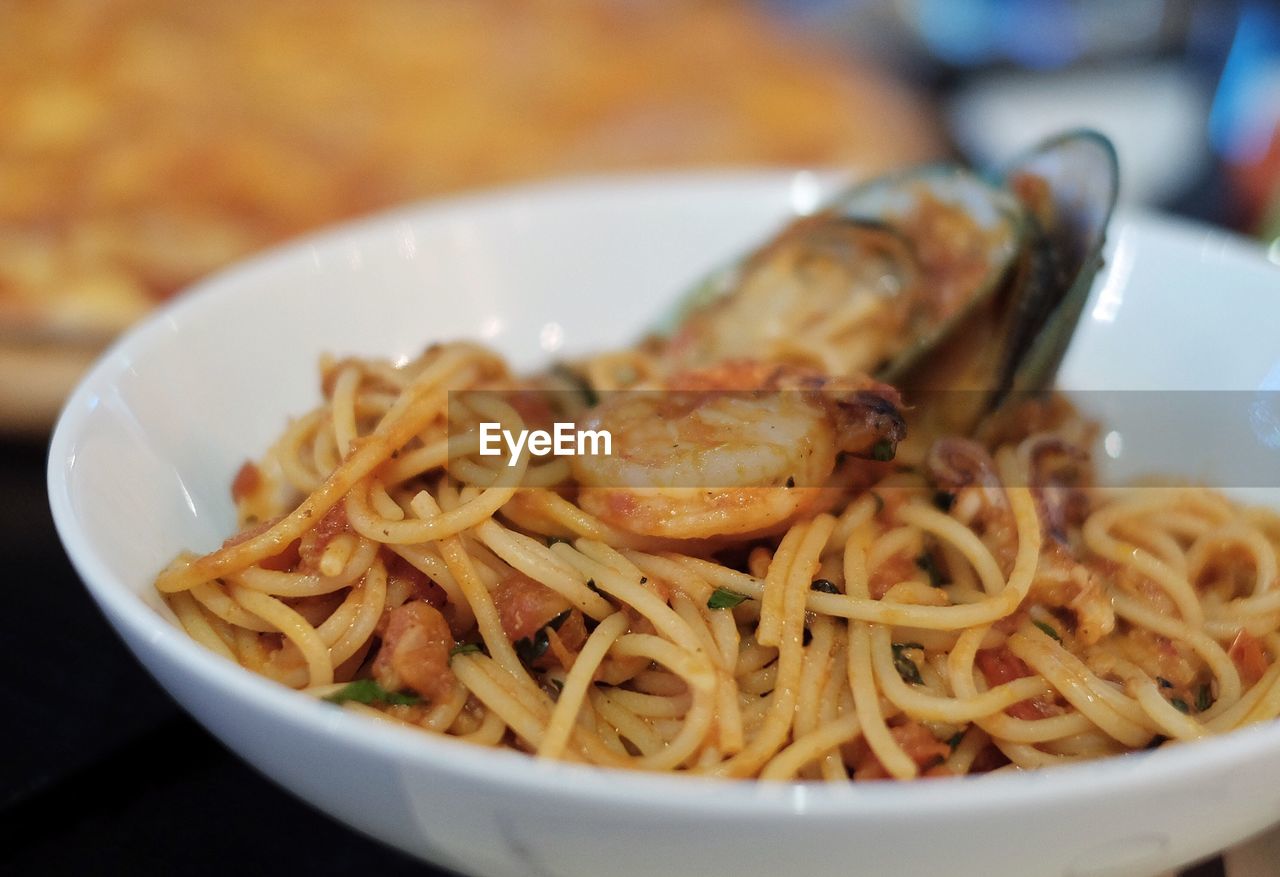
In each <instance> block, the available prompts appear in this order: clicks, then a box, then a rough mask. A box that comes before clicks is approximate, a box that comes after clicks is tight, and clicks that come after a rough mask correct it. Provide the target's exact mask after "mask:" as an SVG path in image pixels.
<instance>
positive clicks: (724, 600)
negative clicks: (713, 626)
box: [707, 588, 747, 609]
mask: <svg viewBox="0 0 1280 877" xmlns="http://www.w3.org/2000/svg"><path fill="white" fill-rule="evenodd" d="M745 599H747V595H746V594H739V593H738V592H737V591H730V590H729V589H728V588H716V589H715V590H714V591H712V592H711V596H710V597H708V598H707V608H708V609H732V608H733V607H734V606H737V605H738V604H740V603H741V602H742V601H743V600H745Z"/></svg>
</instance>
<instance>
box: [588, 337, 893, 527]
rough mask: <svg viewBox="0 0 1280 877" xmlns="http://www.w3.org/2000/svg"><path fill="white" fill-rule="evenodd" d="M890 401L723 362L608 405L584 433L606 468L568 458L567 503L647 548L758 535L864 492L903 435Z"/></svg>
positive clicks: (853, 385)
mask: <svg viewBox="0 0 1280 877" xmlns="http://www.w3.org/2000/svg"><path fill="white" fill-rule="evenodd" d="M898 406H899V399H898V395H897V393H896V391H894V390H893V389H892V388H891V387H888V386H886V385H884V384H879V383H877V382H875V381H872V380H870V379H869V378H864V377H859V378H838V379H833V378H827V377H826V376H824V375H822V374H820V373H818V372H815V371H812V370H809V369H805V368H801V367H798V366H789V365H777V364H771V363H762V362H755V361H751V360H732V361H729V362H725V363H722V364H721V365H718V366H715V367H713V368H708V369H700V370H696V371H691V372H685V373H683V374H679V375H674V376H672V377H671V378H669V379H667V380H666V381H665V383H664V386H662V387H660V388H655V389H653V390H650V391H635V392H628V393H620V394H616V395H614V396H613V397H612V398H610V399H608V400H606V401H605V402H604V403H603V404H601V405H600V406H599V407H598V408H597V409H596V411H595V414H594V416H593V418H592V420H591V422H590V424H589V426H590V428H591V429H605V430H608V431H609V432H610V433H611V434H612V435H613V436H614V447H613V453H612V454H611V455H609V456H603V455H601V456H579V457H575V458H574V459H573V473H574V476H575V479H576V480H577V482H578V483H579V484H580V485H581V488H580V492H579V496H578V499H579V502H580V504H581V505H582V507H583V508H585V509H587V510H588V511H590V512H591V513H592V514H594V515H597V516H598V517H600V518H601V519H602V520H604V521H605V522H606V523H608V524H610V525H612V526H615V527H618V528H620V529H625V530H628V531H630V532H632V533H639V534H642V535H648V536H662V537H668V538H690V539H697V538H706V537H711V536H721V537H722V536H742V535H746V534H753V533H766V532H771V531H774V530H776V529H780V528H782V527H785V526H786V525H787V524H789V523H790V522H791V521H793V520H795V519H796V518H798V517H800V516H801V515H804V514H806V513H816V512H817V511H819V510H821V508H822V507H823V506H824V504H825V503H829V502H830V501H832V500H834V499H835V498H838V497H839V496H840V495H843V491H841V490H832V489H829V488H841V487H842V488H846V489H847V488H849V487H850V486H851V485H852V484H854V483H862V484H867V483H870V481H871V480H874V477H871V476H878V475H879V474H882V473H883V469H884V467H883V465H881V464H880V463H876V462H871V461H870V460H865V459H861V460H860V459H850V458H873V459H875V460H879V461H881V463H882V462H883V461H885V460H888V459H891V458H892V457H893V453H894V449H895V447H896V446H897V443H898V442H899V441H900V440H901V439H902V438H903V436H904V434H905V426H904V424H903V420H902V415H901V414H900V413H899V411H898Z"/></svg>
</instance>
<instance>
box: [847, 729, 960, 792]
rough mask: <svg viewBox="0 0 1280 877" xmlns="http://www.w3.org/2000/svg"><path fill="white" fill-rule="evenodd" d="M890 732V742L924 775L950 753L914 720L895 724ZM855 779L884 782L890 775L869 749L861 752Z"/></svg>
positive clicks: (947, 748)
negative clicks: (881, 780) (893, 742)
mask: <svg viewBox="0 0 1280 877" xmlns="http://www.w3.org/2000/svg"><path fill="white" fill-rule="evenodd" d="M889 733H890V734H891V735H893V739H894V740H896V741H897V743H898V745H899V746H901V747H902V750H903V752H905V753H906V754H907V757H908V758H910V759H911V760H912V761H914V762H915V763H916V766H917V767H919V768H920V769H921V770H923V771H925V772H926V775H927V774H928V772H929V771H930V770H932V769H933V768H936V767H938V766H939V764H940V763H941V762H942V761H943V760H945V759H946V757H947V756H948V755H950V754H951V746H950V745H948V744H947V743H944V742H943V741H941V740H939V739H938V738H937V737H935V736H933V732H932V731H930V730H929V729H928V728H926V727H925V726H924V725H922V724H920V723H919V722H917V721H914V720H912V721H907V722H904V723H902V724H901V725H895V726H893V727H891V728H890V729H889ZM933 775H934V776H937V775H938V774H933ZM854 776H855V777H857V778H858V779H866V780H870V779H884V778H886V777H888V776H889V772H888V771H887V770H885V769H884V765H883V764H881V763H880V759H879V758H877V757H876V756H875V753H873V752H872V751H871V749H870V748H869V747H868V748H866V749H864V750H863V751H862V753H861V756H860V758H859V759H858V761H857V763H856V764H855V765H854Z"/></svg>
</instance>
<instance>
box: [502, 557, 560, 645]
mask: <svg viewBox="0 0 1280 877" xmlns="http://www.w3.org/2000/svg"><path fill="white" fill-rule="evenodd" d="M493 602H494V604H495V605H496V606H497V607H498V618H499V620H500V621H501V622H502V630H503V632H504V633H505V634H506V635H507V638H508V639H509V640H511V641H512V642H516V641H517V640H522V639H526V638H529V637H532V636H534V634H536V633H537V632H538V631H539V630H541V629H542V628H544V627H546V626H547V624H548V622H550V621H551V620H552V619H553V618H555V617H556V616H557V615H559V614H560V613H561V612H564V611H565V610H566V609H568V608H569V601H568V600H566V599H565V598H564V597H561V596H560V595H559V594H557V593H556V592H555V591H553V590H551V589H550V588H548V587H547V586H546V585H544V584H541V583H540V582H535V581H534V580H533V579H531V578H529V577H528V576H526V575H524V574H523V573H518V572H515V573H512V574H511V575H509V576H507V577H506V578H505V579H503V580H502V581H500V582H498V586H497V587H496V588H494V589H493Z"/></svg>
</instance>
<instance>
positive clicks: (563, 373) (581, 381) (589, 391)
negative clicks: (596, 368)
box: [551, 362, 600, 408]
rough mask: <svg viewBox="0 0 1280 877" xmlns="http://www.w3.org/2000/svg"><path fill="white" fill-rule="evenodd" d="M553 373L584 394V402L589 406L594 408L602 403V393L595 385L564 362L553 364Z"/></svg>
mask: <svg viewBox="0 0 1280 877" xmlns="http://www.w3.org/2000/svg"><path fill="white" fill-rule="evenodd" d="M551 373H552V374H553V375H555V376H556V377H558V378H560V380H562V381H564V382H565V383H567V384H569V385H570V386H572V387H573V388H574V389H575V390H577V391H578V393H579V395H581V396H582V402H583V404H585V405H586V406H587V407H588V408H594V407H596V406H597V405H599V404H600V394H599V393H597V392H596V390H595V387H592V386H591V384H589V383H587V380H586V378H584V377H582V376H581V375H580V374H578V373H577V372H575V371H574V370H573V369H571V368H569V366H567V365H565V364H564V363H563V362H557V363H556V364H555V365H553V366H551Z"/></svg>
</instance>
